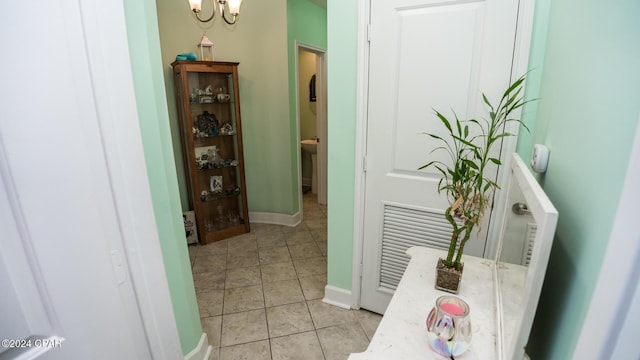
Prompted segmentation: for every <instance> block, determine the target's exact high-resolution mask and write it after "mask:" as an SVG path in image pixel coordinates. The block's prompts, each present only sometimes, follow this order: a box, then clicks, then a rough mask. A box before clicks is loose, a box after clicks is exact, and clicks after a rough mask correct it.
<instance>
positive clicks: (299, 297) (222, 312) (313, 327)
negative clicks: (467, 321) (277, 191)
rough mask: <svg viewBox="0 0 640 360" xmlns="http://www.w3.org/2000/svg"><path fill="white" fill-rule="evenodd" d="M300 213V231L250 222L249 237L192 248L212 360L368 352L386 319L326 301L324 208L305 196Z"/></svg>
mask: <svg viewBox="0 0 640 360" xmlns="http://www.w3.org/2000/svg"><path fill="white" fill-rule="evenodd" d="M303 214H304V221H303V222H302V224H300V225H298V226H297V227H295V228H291V227H287V226H278V225H266V224H252V225H251V233H249V234H244V235H241V236H237V237H234V238H231V239H227V240H222V241H218V242H216V243H213V244H209V245H206V246H200V245H196V246H190V247H189V254H190V257H191V264H192V269H193V279H194V283H195V288H196V297H197V299H198V307H199V310H200V316H201V321H202V328H203V331H204V332H206V333H207V335H208V337H209V344H211V345H212V346H213V347H214V351H213V356H212V359H214V360H230V359H251V360H254V359H255V360H261V359H266V360H271V359H272V360H281V359H295V360H304V359H318V360H325V359H326V360H344V359H346V358H347V357H348V356H349V354H350V353H352V352H360V351H363V350H365V349H366V348H367V346H368V344H369V341H370V340H371V337H372V336H373V333H374V332H375V330H376V328H377V326H378V323H379V322H380V319H381V318H382V317H381V316H380V315H378V314H374V313H371V312H368V311H366V310H345V309H342V308H339V307H336V306H332V305H328V304H325V303H323V302H322V297H323V296H324V287H325V285H326V283H327V260H326V256H327V211H326V206H321V205H318V203H317V202H316V198H315V195H312V194H310V193H309V194H306V195H305V196H304V197H303Z"/></svg>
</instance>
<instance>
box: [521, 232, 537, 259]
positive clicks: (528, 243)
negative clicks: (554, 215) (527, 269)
mask: <svg viewBox="0 0 640 360" xmlns="http://www.w3.org/2000/svg"><path fill="white" fill-rule="evenodd" d="M536 230H538V226H537V225H536V224H535V223H528V224H527V230H526V233H525V235H524V236H525V237H524V246H523V250H524V251H523V252H522V265H526V266H529V263H530V262H531V254H532V253H533V242H534V240H535V238H536Z"/></svg>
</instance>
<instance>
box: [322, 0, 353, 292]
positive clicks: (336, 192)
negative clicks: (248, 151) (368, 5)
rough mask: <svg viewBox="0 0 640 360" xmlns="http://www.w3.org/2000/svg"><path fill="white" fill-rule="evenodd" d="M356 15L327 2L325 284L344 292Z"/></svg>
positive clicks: (341, 3) (349, 243) (336, 0)
mask: <svg viewBox="0 0 640 360" xmlns="http://www.w3.org/2000/svg"><path fill="white" fill-rule="evenodd" d="M357 14H358V6H357V1H356V0H348V1H347V0H328V1H327V19H328V20H327V34H328V38H327V42H328V51H327V52H328V54H329V56H328V61H327V68H328V71H327V72H328V74H327V76H328V79H327V83H328V89H327V92H328V95H327V97H328V99H327V104H328V111H327V127H328V137H329V139H328V154H327V157H328V159H327V163H328V166H327V187H328V190H329V191H328V196H327V202H328V221H329V228H328V233H327V236H328V248H327V255H328V257H327V261H328V269H327V270H328V274H327V283H328V284H329V285H332V286H336V287H339V288H342V289H346V290H350V289H351V266H352V263H353V229H354V228H353V220H354V218H353V211H354V179H355V138H356V136H355V134H356V133H355V131H356V126H355V123H356V89H357V88H356V80H357V78H356V74H357V71H358V69H357V66H356V61H357V52H356V49H357V26H358V24H357V19H358V18H357Z"/></svg>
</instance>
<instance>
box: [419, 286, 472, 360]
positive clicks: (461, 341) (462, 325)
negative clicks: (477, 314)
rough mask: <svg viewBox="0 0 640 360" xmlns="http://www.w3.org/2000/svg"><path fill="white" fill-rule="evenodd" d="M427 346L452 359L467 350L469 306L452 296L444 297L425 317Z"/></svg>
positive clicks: (469, 331) (469, 340)
mask: <svg viewBox="0 0 640 360" xmlns="http://www.w3.org/2000/svg"><path fill="white" fill-rule="evenodd" d="M427 337H428V338H429V345H431V347H432V348H433V350H435V351H436V352H437V353H439V354H442V355H444V356H446V357H448V358H451V359H453V357H455V356H459V355H461V354H463V353H464V352H465V351H467V350H468V349H469V346H470V344H471V319H470V318H469V305H467V303H466V302H465V301H464V300H462V299H460V298H459V297H456V296H453V295H444V296H441V297H439V298H438V299H437V300H436V305H435V306H434V308H433V309H431V312H430V313H429V316H427Z"/></svg>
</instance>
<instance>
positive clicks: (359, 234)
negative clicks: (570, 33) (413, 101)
mask: <svg viewBox="0 0 640 360" xmlns="http://www.w3.org/2000/svg"><path fill="white" fill-rule="evenodd" d="M370 1H372V0H358V34H357V39H358V40H357V41H358V47H357V59H356V63H357V68H358V73H357V80H356V81H357V82H356V139H355V143H356V147H355V154H356V155H355V157H356V158H355V179H354V182H355V191H354V227H353V228H354V230H353V263H352V278H351V307H352V308H355V309H359V308H360V302H361V291H362V259H363V250H364V211H365V204H364V200H365V189H366V186H365V185H366V178H365V170H366V169H365V167H366V155H367V152H366V149H367V123H368V120H367V119H368V112H367V111H368V110H367V107H368V89H369V81H368V79H369V77H368V73H369V36H370V34H369V22H370V8H371V5H370ZM534 12H535V0H520V5H519V7H518V19H517V24H516V35H515V39H514V42H515V46H514V52H513V61H512V66H511V79H512V81H513V80H515V79H517V78H518V74H524V73H525V72H526V71H527V69H528V65H529V52H530V47H531V35H532V32H533V17H534ZM513 131H515V133H517V128H515V129H513V130H512V132H513ZM516 144H517V136H513V137H507V138H505V140H504V142H503V150H502V151H504V152H505V153H512V152H514V151H515V149H516ZM505 160H506V161H505V162H504V163H503V166H501V167H500V170H499V173H498V181H499V183H502V184H504V183H506V181H507V180H508V179H509V177H510V176H511V175H510V172H509V171H508V169H509V168H510V162H511V157H509V156H506V157H505ZM505 169H506V170H505ZM502 193H503V192H498V193H497V195H496V198H495V200H494V203H495V204H498V205H497V206H496V207H495V208H494V210H493V212H494V213H500V212H502V211H504V205H502V203H503V202H504V201H503V200H502V199H503V197H504V196H506V195H504V194H502ZM494 220H495V221H494ZM501 228H502V220H501V219H500V217H499V216H498V217H494V219H491V221H490V224H489V228H488V235H487V236H488V239H497V236H499V234H500V229H501ZM496 243H497V242H494V241H487V245H486V246H485V257H487V255H490V256H491V257H493V256H495V253H496Z"/></svg>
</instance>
